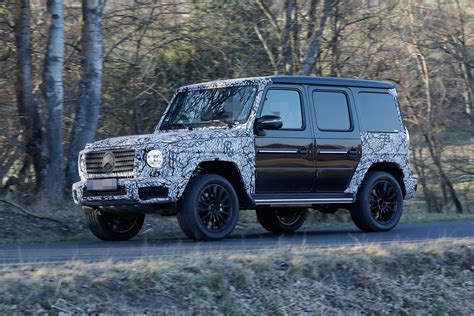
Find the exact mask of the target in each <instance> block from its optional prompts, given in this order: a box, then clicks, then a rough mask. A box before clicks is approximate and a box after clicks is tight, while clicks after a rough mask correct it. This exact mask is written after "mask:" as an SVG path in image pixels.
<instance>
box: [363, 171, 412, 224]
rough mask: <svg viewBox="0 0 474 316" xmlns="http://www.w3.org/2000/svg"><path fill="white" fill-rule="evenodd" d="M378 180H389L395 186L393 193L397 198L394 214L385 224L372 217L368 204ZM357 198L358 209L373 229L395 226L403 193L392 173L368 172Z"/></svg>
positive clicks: (398, 219) (401, 206)
mask: <svg viewBox="0 0 474 316" xmlns="http://www.w3.org/2000/svg"><path fill="white" fill-rule="evenodd" d="M379 181H388V182H390V184H391V185H392V186H393V187H394V188H395V191H396V193H395V194H396V199H397V209H396V211H395V212H396V214H395V216H394V217H393V218H392V219H391V220H390V222H388V223H386V224H382V223H379V222H377V221H376V220H375V219H374V217H373V215H372V212H371V210H370V205H369V196H370V194H371V192H372V189H373V187H374V186H375V184H376V183H377V182H379ZM357 199H358V202H357V204H358V205H359V211H362V212H363V214H364V217H365V220H367V224H368V225H369V226H370V227H371V228H372V230H373V231H388V230H391V229H393V228H394V227H395V226H397V224H398V222H399V221H400V218H401V216H402V212H403V195H402V190H401V188H400V185H399V184H398V182H397V180H395V178H394V177H393V176H392V175H390V174H388V173H386V172H374V173H370V174H369V175H368V177H367V178H366V179H365V180H364V183H363V187H362V190H361V191H360V192H359V194H358V196H357Z"/></svg>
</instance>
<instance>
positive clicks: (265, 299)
mask: <svg viewBox="0 0 474 316" xmlns="http://www.w3.org/2000/svg"><path fill="white" fill-rule="evenodd" d="M472 293H474V239H466V240H458V241H453V240H444V241H438V242H436V243H434V244H433V243H422V244H400V245H376V244H374V245H372V246H368V247H351V248H348V247H345V248H338V249H333V250H321V249H296V250H295V249H293V250H280V251H277V252H274V251H266V252H262V253H259V254H244V255H212V256H210V255H206V256H205V255H202V254H193V255H189V256H186V257H182V258H179V259H173V260H171V259H169V260H157V259H149V260H139V261H131V262H113V261H108V262H101V263H81V262H71V263H68V264H64V265H49V266H29V267H21V268H4V269H3V271H0V298H1V299H0V313H3V314H11V313H13V312H19V313H28V314H29V313H45V312H47V313H58V312H61V311H62V312H66V313H97V312H104V313H122V314H129V313H153V314H155V313H157V314H185V315H191V314H196V315H206V314H227V315H248V314H268V315H286V314H304V313H306V314H333V315H336V314H337V315H341V314H354V315H358V314H360V313H364V314H381V315H384V314H385V315H387V314H432V315H444V314H446V313H448V314H452V315H469V314H472V313H474V300H473V299H472Z"/></svg>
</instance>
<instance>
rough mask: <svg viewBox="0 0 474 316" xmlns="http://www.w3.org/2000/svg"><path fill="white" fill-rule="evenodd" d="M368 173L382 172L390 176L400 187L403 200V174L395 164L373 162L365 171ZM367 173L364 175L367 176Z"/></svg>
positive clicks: (404, 188)
mask: <svg viewBox="0 0 474 316" xmlns="http://www.w3.org/2000/svg"><path fill="white" fill-rule="evenodd" d="M370 171H384V172H387V173H389V174H390V175H392V176H393V177H394V178H395V180H397V182H398V184H399V185H400V188H401V189H402V194H403V198H405V195H406V187H405V182H404V181H403V178H404V177H405V175H404V174H403V170H402V168H400V166H399V165H398V164H397V163H395V162H390V161H381V162H374V163H373V164H372V165H371V166H370V168H369V169H368V170H367V173H368V172H370ZM367 173H366V174H365V176H367Z"/></svg>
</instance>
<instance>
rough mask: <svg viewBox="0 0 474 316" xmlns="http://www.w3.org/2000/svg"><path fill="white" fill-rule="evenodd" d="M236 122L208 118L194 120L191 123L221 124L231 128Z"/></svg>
mask: <svg viewBox="0 0 474 316" xmlns="http://www.w3.org/2000/svg"><path fill="white" fill-rule="evenodd" d="M236 123H237V122H235V121H234V122H230V121H221V120H209V121H201V122H195V123H193V125H204V124H212V125H214V124H215V125H223V126H227V127H228V128H232V127H233V126H234V125H235V124H236Z"/></svg>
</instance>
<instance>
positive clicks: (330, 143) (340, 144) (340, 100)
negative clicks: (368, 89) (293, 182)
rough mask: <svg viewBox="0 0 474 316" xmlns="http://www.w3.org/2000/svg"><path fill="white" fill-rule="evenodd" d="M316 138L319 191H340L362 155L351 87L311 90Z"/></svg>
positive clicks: (344, 186) (349, 178) (316, 187)
mask: <svg viewBox="0 0 474 316" xmlns="http://www.w3.org/2000/svg"><path fill="white" fill-rule="evenodd" d="M309 98H310V102H311V111H312V113H313V117H314V118H315V119H314V120H313V122H314V131H315V134H314V135H315V138H316V145H315V146H316V152H315V161H316V184H315V191H316V192H320V193H322V192H328V193H329V192H334V193H340V192H344V190H345V189H346V188H347V186H348V185H349V181H350V180H351V178H352V175H353V174H354V171H355V168H356V166H357V164H358V162H359V160H360V157H361V139H360V133H359V128H358V124H357V119H356V116H355V108H354V101H353V98H352V93H351V90H350V89H346V88H338V87H315V86H312V87H311V88H310V89H309Z"/></svg>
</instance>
